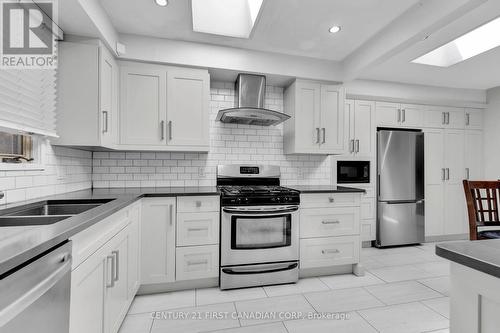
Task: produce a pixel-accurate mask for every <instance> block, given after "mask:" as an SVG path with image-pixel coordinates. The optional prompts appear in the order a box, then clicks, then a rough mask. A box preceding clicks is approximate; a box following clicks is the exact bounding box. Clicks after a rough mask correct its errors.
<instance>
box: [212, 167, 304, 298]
mask: <svg viewBox="0 0 500 333" xmlns="http://www.w3.org/2000/svg"><path fill="white" fill-rule="evenodd" d="M279 184H280V169H279V167H278V166H263V165H255V166H246V165H219V166H218V167H217V185H218V186H219V189H220V191H221V194H222V195H221V228H220V230H221V239H220V251H221V252H220V288H221V289H232V288H242V287H251V286H261V285H270V284H281V283H292V282H296V281H297V280H298V276H299V229H298V228H299V214H298V210H299V203H300V197H299V192H298V191H296V190H293V189H289V188H286V187H282V186H279Z"/></svg>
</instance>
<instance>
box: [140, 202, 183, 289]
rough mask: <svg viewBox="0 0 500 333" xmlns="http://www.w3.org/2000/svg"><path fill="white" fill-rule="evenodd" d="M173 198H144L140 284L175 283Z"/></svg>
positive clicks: (174, 217)
mask: <svg viewBox="0 0 500 333" xmlns="http://www.w3.org/2000/svg"><path fill="white" fill-rule="evenodd" d="M175 229H176V198H175V197H174V198H144V199H143V206H142V226H141V244H142V245H141V284H156V283H165V282H173V281H175Z"/></svg>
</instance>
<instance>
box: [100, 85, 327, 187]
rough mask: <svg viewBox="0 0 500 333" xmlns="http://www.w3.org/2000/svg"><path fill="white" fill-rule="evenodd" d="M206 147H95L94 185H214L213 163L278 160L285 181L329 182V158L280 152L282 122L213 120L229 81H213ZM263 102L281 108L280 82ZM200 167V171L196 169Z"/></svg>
mask: <svg viewBox="0 0 500 333" xmlns="http://www.w3.org/2000/svg"><path fill="white" fill-rule="evenodd" d="M210 90H211V102H210V105H211V107H210V109H211V111H210V152H209V153H208V154H198V153H154V152H142V153H141V152H95V153H94V162H93V165H94V167H93V172H94V173H93V180H94V183H93V185H94V187H161V186H213V185H215V176H216V175H215V171H216V166H217V165H218V164H230V163H235V164H242V163H250V164H272V165H279V166H280V167H281V172H282V177H281V180H282V183H283V184H284V185H298V184H304V185H314V184H330V182H331V171H330V158H329V157H327V156H317V155H302V156H299V155H284V154H283V126H282V125H278V126H276V127H274V126H270V127H263V126H249V125H237V124H223V123H221V122H216V121H215V117H216V115H217V112H218V111H219V110H220V109H224V108H229V107H233V106H234V83H233V82H212V83H211V89H210ZM265 104H266V107H267V108H269V109H272V110H277V111H282V110H283V88H279V87H273V86H268V87H267V91H266V100H265ZM200 169H201V173H200Z"/></svg>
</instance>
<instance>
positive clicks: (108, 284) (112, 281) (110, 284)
mask: <svg viewBox="0 0 500 333" xmlns="http://www.w3.org/2000/svg"><path fill="white" fill-rule="evenodd" d="M110 261H111V274H109V271H108V270H106V272H108V273H106V277H108V275H109V276H110V277H109V282H106V288H113V287H114V286H115V279H114V277H115V256H113V255H109V256H106V267H107V268H108V267H109V266H110V265H109V262H110Z"/></svg>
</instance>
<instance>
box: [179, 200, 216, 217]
mask: <svg viewBox="0 0 500 333" xmlns="http://www.w3.org/2000/svg"><path fill="white" fill-rule="evenodd" d="M219 210H220V203H219V196H195V197H191V196H187V197H178V198H177V211H178V212H181V213H184V212H185V213H194V212H218V211H219Z"/></svg>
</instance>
